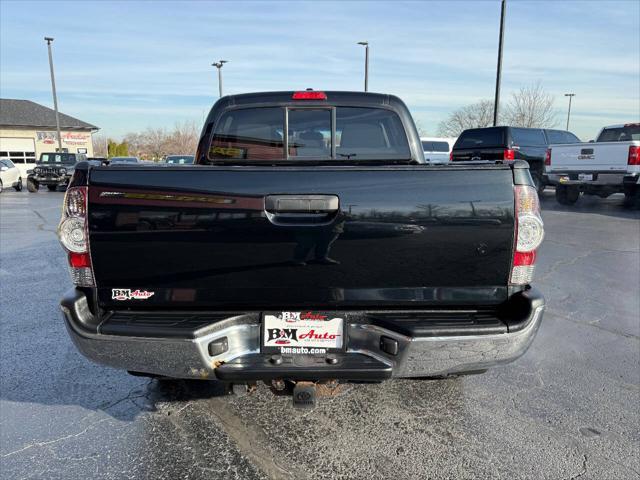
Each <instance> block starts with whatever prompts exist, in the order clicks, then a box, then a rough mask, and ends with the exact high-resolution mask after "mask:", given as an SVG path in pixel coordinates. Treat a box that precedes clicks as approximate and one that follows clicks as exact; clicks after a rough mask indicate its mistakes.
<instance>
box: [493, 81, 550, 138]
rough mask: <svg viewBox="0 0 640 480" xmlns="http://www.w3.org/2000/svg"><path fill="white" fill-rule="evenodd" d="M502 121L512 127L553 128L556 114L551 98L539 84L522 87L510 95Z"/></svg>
mask: <svg viewBox="0 0 640 480" xmlns="http://www.w3.org/2000/svg"><path fill="white" fill-rule="evenodd" d="M504 119H505V120H506V124H507V125H510V126H513V127H527V128H551V127H554V126H555V124H556V114H555V112H554V111H553V96H552V95H550V94H548V93H546V92H545V91H544V89H543V88H542V84H541V83H540V82H537V83H535V84H533V85H529V86H527V87H522V88H520V90H519V91H517V92H514V93H513V94H511V100H510V102H509V104H508V105H507V107H506V110H505V115H504Z"/></svg>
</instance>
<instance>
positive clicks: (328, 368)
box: [58, 91, 545, 406]
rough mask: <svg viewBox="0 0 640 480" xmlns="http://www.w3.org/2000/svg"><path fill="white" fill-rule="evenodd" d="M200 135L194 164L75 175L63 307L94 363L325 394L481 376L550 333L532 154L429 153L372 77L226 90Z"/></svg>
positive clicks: (308, 396) (398, 104) (304, 396)
mask: <svg viewBox="0 0 640 480" xmlns="http://www.w3.org/2000/svg"><path fill="white" fill-rule="evenodd" d="M285 125H286V126H285ZM202 131H203V134H202V137H201V138H200V141H199V147H198V150H197V153H196V159H195V163H196V165H193V166H184V167H183V168H181V169H172V168H164V167H166V166H163V165H154V166H150V167H148V168H131V167H126V166H123V165H118V164H116V165H113V164H112V165H110V166H109V167H89V166H88V165H87V166H86V167H85V168H84V171H82V172H80V171H78V170H76V174H75V176H74V177H73V181H72V184H71V188H70V189H69V190H68V191H67V195H66V198H65V202H64V208H63V215H62V218H61V222H60V225H59V228H58V232H59V238H60V241H61V243H62V245H63V247H64V248H65V249H66V251H67V252H68V260H69V265H70V267H71V276H72V279H73V282H74V283H75V285H76V287H75V288H74V289H72V290H70V291H69V292H68V293H67V294H66V295H65V296H64V298H63V299H62V302H61V307H62V311H63V313H64V317H65V322H66V325H67V327H68V332H69V334H70V335H71V337H72V339H73V341H74V343H75V345H76V346H77V347H78V349H79V350H80V352H82V353H83V354H84V355H85V356H87V357H88V358H90V359H91V360H94V361H96V362H98V363H101V364H105V365H110V366H112V367H116V368H121V369H126V370H129V371H130V372H134V373H135V374H137V375H146V376H159V377H172V378H196V379H217V380H220V381H223V382H227V384H230V385H232V387H231V388H232V390H234V391H238V390H240V391H243V390H245V389H246V388H247V385H251V384H255V383H256V382H258V381H267V382H270V383H271V385H272V386H273V388H275V389H277V390H282V389H285V388H287V385H290V386H291V387H292V388H293V400H294V405H297V406H310V405H314V403H315V392H316V385H317V384H318V383H322V382H327V383H328V386H327V388H330V386H331V385H335V384H336V383H337V382H347V381H369V382H380V381H383V380H386V379H389V378H401V377H408V378H418V377H446V376H448V375H458V374H465V373H478V372H479V371H482V370H484V369H487V368H489V367H492V366H494V365H498V364H503V363H507V362H511V361H513V360H515V359H516V358H518V357H519V356H521V355H522V354H523V353H524V352H525V351H526V350H527V348H528V346H529V345H530V344H531V342H532V341H533V338H534V336H535V334H536V331H537V330H538V327H539V325H540V323H541V319H542V312H543V309H544V304H545V302H544V298H543V297H542V295H541V294H540V293H539V292H538V291H537V290H536V289H534V288H532V287H531V282H532V279H533V272H534V264H535V258H536V249H537V248H538V247H539V246H540V244H541V242H542V237H543V232H544V229H543V223H542V220H541V218H540V212H539V206H538V197H537V194H536V191H535V188H534V183H533V181H532V179H531V176H530V174H529V170H528V166H527V164H526V162H520V161H516V162H504V161H500V162H494V163H487V164H482V165H475V164H474V165H470V166H467V165H464V164H461V165H458V166H456V167H452V168H447V169H442V168H441V167H440V166H431V165H425V160H424V154H423V151H422V144H421V143H420V139H419V136H418V132H417V130H416V127H415V124H414V122H413V119H412V118H411V115H410V113H409V110H408V109H407V107H406V106H405V104H404V103H403V102H402V101H401V100H400V99H399V98H397V97H394V96H391V95H383V94H374V93H365V92H318V91H303V92H267V93H252V94H244V95H230V96H225V97H222V98H221V99H220V100H218V101H217V102H216V104H215V105H214V106H213V108H212V109H211V112H210V113H209V116H208V118H207V120H206V125H205V128H204V129H203V130H202ZM285 132H286V134H284V135H283V133H285ZM239 167H241V168H239ZM345 167H347V168H345ZM89 252H90V253H89Z"/></svg>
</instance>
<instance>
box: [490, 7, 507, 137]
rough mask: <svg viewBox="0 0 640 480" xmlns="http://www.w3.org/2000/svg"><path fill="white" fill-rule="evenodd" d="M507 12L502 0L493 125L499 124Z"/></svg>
mask: <svg viewBox="0 0 640 480" xmlns="http://www.w3.org/2000/svg"><path fill="white" fill-rule="evenodd" d="M506 13H507V0H502V10H501V13H500V42H499V43H498V68H497V72H496V96H495V99H494V102H493V126H494V127H495V126H496V125H498V108H499V106H500V78H501V76H502V45H503V43H504V17H505V15H506Z"/></svg>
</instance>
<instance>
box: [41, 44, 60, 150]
mask: <svg viewBox="0 0 640 480" xmlns="http://www.w3.org/2000/svg"><path fill="white" fill-rule="evenodd" d="M44 40H45V41H46V42H47V49H48V50H49V70H50V71H51V90H52V91H53V109H54V110H55V112H56V131H57V132H58V151H59V152H60V153H62V136H61V135H60V115H59V114H58V95H57V94H56V77H55V75H54V74H53V56H52V55H51V42H53V38H52V37H44Z"/></svg>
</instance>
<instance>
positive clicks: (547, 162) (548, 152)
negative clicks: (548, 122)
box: [544, 148, 551, 167]
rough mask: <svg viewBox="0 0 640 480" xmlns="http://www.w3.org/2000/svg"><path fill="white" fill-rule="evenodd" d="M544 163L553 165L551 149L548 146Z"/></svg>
mask: <svg viewBox="0 0 640 480" xmlns="http://www.w3.org/2000/svg"><path fill="white" fill-rule="evenodd" d="M544 164H545V165H546V166H547V167H550V166H551V149H550V148H547V153H545V154H544Z"/></svg>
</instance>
